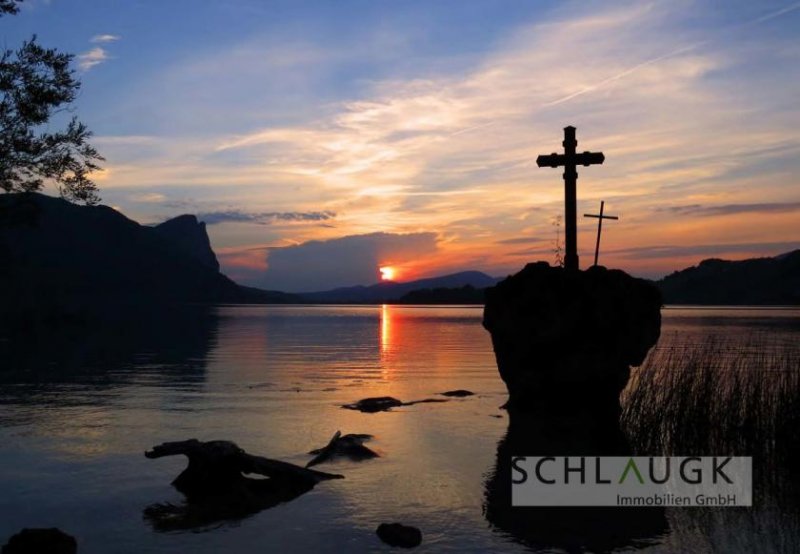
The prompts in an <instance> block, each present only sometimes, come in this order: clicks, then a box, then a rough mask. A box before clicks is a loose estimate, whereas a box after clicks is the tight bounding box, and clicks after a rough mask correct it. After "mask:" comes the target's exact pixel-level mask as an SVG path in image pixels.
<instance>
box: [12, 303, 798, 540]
mask: <svg viewBox="0 0 800 554" xmlns="http://www.w3.org/2000/svg"><path fill="white" fill-rule="evenodd" d="M481 314H482V309H481V308H478V307H400V306H365V307H350V306H348V307H316V306H315V307H293V306H236V307H233V306H223V307H218V308H215V309H212V310H205V309H193V310H191V311H175V312H172V313H171V314H170V315H164V314H161V315H158V316H155V315H146V314H139V315H138V316H137V318H136V320H135V321H130V322H127V323H116V324H108V325H104V326H102V327H101V328H96V327H92V326H85V325H81V324H77V323H76V324H75V325H70V326H67V327H66V328H62V329H60V330H57V331H56V330H54V331H52V332H50V334H48V335H45V336H42V335H40V336H38V337H33V338H31V337H30V336H27V338H26V339H25V340H23V339H22V338H20V337H19V336H16V337H0V356H2V357H0V367H1V368H2V369H1V370H0V541H5V539H6V538H7V537H8V536H10V535H11V534H12V533H14V532H16V531H17V530H19V529H20V528H22V527H26V526H27V527H51V526H55V527H60V528H61V529H63V530H65V531H67V532H69V533H71V534H72V535H74V536H76V537H77V539H78V542H79V552H81V553H92V552H94V553H109V552H126V553H128V552H130V553H134V552H197V553H202V552H233V553H236V552H244V553H247V552H268V551H274V552H290V551H296V552H303V551H309V552H311V551H313V552H345V551H348V552H366V551H378V552H380V551H388V550H389V547H387V546H385V545H383V544H382V543H380V542H379V540H378V539H377V537H376V536H375V534H374V530H375V528H376V527H377V525H378V524H379V523H381V522H384V521H400V522H403V523H406V524H411V525H416V526H418V527H420V528H421V529H422V531H423V533H424V540H423V545H422V546H421V547H420V548H419V549H418V551H419V552H441V551H452V552H484V551H493V552H500V551H503V552H520V551H525V550H527V547H526V546H524V545H523V544H520V542H519V541H518V540H517V537H515V536H513V535H511V534H509V533H508V532H504V531H500V530H496V529H494V528H493V527H492V526H491V525H490V524H489V522H488V521H487V520H486V518H485V517H484V509H485V506H484V503H485V495H486V487H487V479H488V476H489V475H490V474H491V472H492V471H493V468H494V464H495V456H496V454H497V448H498V441H500V440H501V438H502V437H503V436H504V434H505V432H506V426H507V417H506V414H505V412H504V411H502V410H500V409H499V408H498V407H499V406H500V405H502V404H503V402H504V401H505V388H504V385H503V383H502V382H501V381H500V379H499V377H498V375H497V370H496V367H495V363H494V355H493V353H492V349H491V342H490V339H489V336H488V333H486V332H485V331H484V330H483V328H482V327H481V325H480V321H481ZM663 314H664V325H663V332H662V342H661V343H660V344H659V348H660V349H661V350H662V351H663V350H664V349H673V350H674V349H680V348H682V347H683V346H687V345H689V346H691V345H697V344H702V343H703V341H705V340H706V338H707V337H708V336H710V335H714V336H716V337H727V339H730V340H729V341H728V343H727V344H728V346H729V350H728V355H731V356H737V347H736V344H741V345H742V348H749V349H753V348H756V349H758V348H772V349H781V350H782V351H784V352H793V354H791V355H792V356H796V355H797V352H798V348H800V347H798V343H800V341H799V340H798V339H800V310H797V309H711V308H704V309H665V310H664V312H663ZM767 338H768V340H767ZM731 341H732V342H731ZM737 341H738V343H737ZM759 341H761V342H759ZM759 345H761V346H759ZM756 359H759V358H756ZM790 359H791V360H797V359H798V358H797V357H794V358H790ZM758 363H760V362H758ZM793 363H794V361H791V362H790V364H793ZM783 369H784V370H786V369H789V370H792V371H798V368H797V367H790V368H783ZM767 378H768V377H767ZM451 389H469V390H471V391H474V392H475V393H477V394H476V396H473V397H468V398H464V399H453V400H451V401H449V402H446V403H422V404H416V405H413V406H408V407H402V408H397V409H394V410H393V411H391V412H386V413H376V414H364V413H360V412H356V411H350V410H344V409H341V408H340V407H339V406H340V405H341V404H345V403H349V402H353V401H355V400H358V399H360V398H364V397H369V396H382V395H391V396H394V397H397V398H399V399H401V400H404V401H408V400H419V399H424V398H432V397H436V396H437V393H440V392H443V391H447V390H451ZM440 398H441V397H440ZM336 430H341V431H342V432H343V433H370V434H373V435H375V436H376V438H375V440H374V441H373V442H372V443H370V446H372V447H373V448H374V449H375V450H377V451H379V452H380V453H381V455H382V457H381V458H379V459H376V460H370V461H365V462H361V463H356V462H349V461H337V462H335V463H332V464H325V465H322V466H319V469H322V470H325V471H332V472H338V473H342V474H344V475H345V476H346V479H344V480H338V481H329V482H324V483H322V484H320V485H318V486H317V487H316V488H315V489H314V490H312V491H311V492H309V493H307V494H305V495H303V496H301V497H299V498H298V499H296V500H294V501H292V502H290V503H288V504H283V505H280V506H278V507H276V508H273V509H270V510H266V511H263V512H260V513H258V514H256V515H254V516H252V517H249V518H246V519H244V520H241V521H237V522H229V523H224V524H220V525H216V526H214V527H211V528H204V529H199V530H197V531H193V532H171V533H163V532H157V531H154V530H153V529H152V528H151V527H150V526H149V524H148V523H147V522H146V521H144V520H143V518H142V510H143V509H144V508H145V507H146V506H147V505H149V504H152V503H155V502H165V501H171V502H176V503H178V502H180V500H181V497H180V495H179V494H178V493H177V492H175V491H174V490H173V489H172V488H171V486H170V484H169V483H170V481H171V480H172V479H173V478H174V477H175V476H176V475H177V474H178V473H179V472H180V470H181V469H182V468H183V467H184V465H185V459H184V458H182V457H181V458H174V459H173V458H165V459H159V460H148V459H146V458H145V457H144V456H143V452H144V450H145V449H147V448H149V447H151V446H152V445H155V444H158V443H161V442H164V441H170V440H182V439H188V438H198V439H201V440H212V439H228V440H233V441H235V442H237V443H238V444H239V445H240V446H242V447H243V448H245V449H246V450H247V451H249V452H251V453H254V454H260V455H264V456H268V457H273V458H280V459H283V460H286V461H290V462H293V463H297V464H305V462H307V461H308V460H309V459H310V456H308V455H307V454H306V453H307V452H308V451H309V450H311V449H312V448H316V447H320V446H322V445H324V444H325V443H326V442H327V441H328V440H329V438H330V436H331V435H332V434H333V433H334V432H335V431H336ZM764 440H765V441H766V440H770V439H769V438H768V437H765V439H764ZM521 454H537V453H521ZM547 454H553V455H558V454H559V453H557V452H554V453H547ZM723 454H724V453H723ZM758 463H759V460H758V459H757V458H756V460H755V464H756V466H758ZM770 463H772V462H770ZM775 471H776V472H785V471H790V470H788V469H786V468H783V467H779V468H776V469H775ZM781 502H784V500H780V501H774V500H773V501H772V504H770V505H768V506H767V505H765V506H761V507H757V508H754V509H753V510H746V509H736V510H730V509H729V510H728V511H725V510H722V509H717V510H708V509H705V510H702V509H672V510H667V514H666V515H667V521H668V528H667V529H666V530H665V531H664V532H663V534H662V535H658V536H653V537H650V540H649V541H643V542H639V543H637V544H636V545H634V546H636V547H637V548H646V549H648V550H650V551H695V552H711V551H719V552H723V551H725V552H727V551H739V552H752V551H757V550H758V551H775V552H793V551H797V550H800V542H798V541H800V531H799V530H798V524H797V521H798V518H797V513H798V509H797V503H798V502H797V499H791V498H790V499H789V500H785V502H786V504H785V505H783V504H781ZM550 546H551V547H552V548H551V549H548V550H550V551H559V548H558V546H559V545H550Z"/></svg>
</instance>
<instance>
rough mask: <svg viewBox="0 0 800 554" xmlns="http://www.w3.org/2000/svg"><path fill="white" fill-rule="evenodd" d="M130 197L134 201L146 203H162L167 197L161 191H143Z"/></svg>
mask: <svg viewBox="0 0 800 554" xmlns="http://www.w3.org/2000/svg"><path fill="white" fill-rule="evenodd" d="M130 199H131V200H132V201H134V202H142V203H144V204H161V203H163V202H164V200H166V199H167V197H166V196H164V195H163V194H161V193H159V192H143V193H141V194H135V195H132V196H131V197H130Z"/></svg>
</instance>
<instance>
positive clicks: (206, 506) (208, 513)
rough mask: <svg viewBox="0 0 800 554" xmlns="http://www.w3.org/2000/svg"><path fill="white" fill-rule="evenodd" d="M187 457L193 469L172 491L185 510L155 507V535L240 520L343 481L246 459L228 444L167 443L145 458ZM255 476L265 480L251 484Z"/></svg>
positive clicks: (149, 513) (150, 514)
mask: <svg viewBox="0 0 800 554" xmlns="http://www.w3.org/2000/svg"><path fill="white" fill-rule="evenodd" d="M177 455H184V456H186V457H187V458H188V459H189V464H188V466H187V467H186V469H184V470H183V471H182V472H181V474H180V475H178V477H177V478H176V479H175V480H174V481H173V482H172V485H173V486H174V487H175V488H176V489H178V490H179V491H180V492H182V493H183V494H184V495H185V496H186V501H187V502H186V504H185V505H183V506H174V505H172V504H154V505H151V506H149V507H148V508H146V509H145V514H144V515H145V518H147V519H148V520H150V521H151V523H152V524H153V525H154V527H155V528H156V529H159V530H170V529H186V528H192V527H196V526H200V525H207V524H209V523H213V522H215V521H219V520H224V519H239V518H242V517H245V516H248V515H251V514H253V513H256V512H258V511H260V510H263V509H266V508H270V507H272V506H275V505H276V504H279V503H281V502H288V501H289V500H292V499H294V498H296V497H298V496H300V495H301V494H304V493H306V492H308V491H310V490H311V489H312V488H314V486H315V485H316V484H317V483H319V482H320V481H325V480H328V479H341V478H343V476H342V475H336V474H332V473H324V472H321V471H315V470H312V469H306V468H303V467H300V466H296V465H294V464H290V463H287V462H281V461H279V460H271V459H269V458H264V457H261V456H254V455H252V454H248V453H247V452H245V451H244V450H242V449H241V448H239V446H237V445H236V444H235V443H233V442H230V441H209V442H201V441H198V440H197V439H190V440H186V441H179V442H166V443H163V444H160V445H158V446H154V447H153V448H152V450H149V451H147V452H145V456H146V457H148V458H151V459H154V458H162V457H164V456H177ZM250 474H256V475H262V476H264V477H267V479H253V478H250V477H246V476H245V475H250Z"/></svg>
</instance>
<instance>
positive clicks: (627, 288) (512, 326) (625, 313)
mask: <svg viewBox="0 0 800 554" xmlns="http://www.w3.org/2000/svg"><path fill="white" fill-rule="evenodd" d="M660 309H661V295H660V293H659V291H658V289H656V288H655V287H654V286H653V285H652V284H650V283H648V282H647V281H644V280H642V279H636V278H633V277H631V276H629V275H628V274H626V273H624V272H623V271H619V270H608V269H606V268H604V267H592V268H590V269H588V270H586V271H567V270H565V269H563V268H560V267H550V266H549V265H548V264H547V263H544V262H539V263H535V264H528V265H527V266H526V267H525V268H524V269H523V270H522V271H520V272H519V273H517V274H515V275H512V276H510V277H508V278H507V279H505V280H503V281H502V282H500V283H499V284H498V285H496V286H495V287H493V288H491V289H488V290H487V294H486V306H485V309H484V317H483V325H484V327H485V328H486V329H487V330H488V331H489V332H490V333H491V336H492V345H493V346H494V351H495V356H496V359H497V366H498V369H499V370H500V376H501V377H502V379H503V381H505V383H506V386H507V388H508V393H509V400H508V403H507V407H508V409H509V411H512V410H515V411H524V412H533V413H541V414H545V415H558V416H559V417H571V416H575V417H579V418H580V417H585V416H586V415H587V414H588V415H591V416H592V417H602V418H605V419H606V420H607V421H616V420H617V419H618V418H619V414H620V404H619V394H620V392H621V391H622V389H623V388H624V387H625V385H626V383H627V382H628V377H629V375H630V367H631V366H636V365H640V364H641V363H642V362H643V361H644V358H645V356H646V355H647V352H648V351H649V350H650V348H651V347H652V346H653V345H654V344H655V343H656V341H657V340H658V338H659V335H660V332H661V312H660Z"/></svg>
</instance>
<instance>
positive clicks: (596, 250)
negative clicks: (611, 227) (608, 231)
mask: <svg viewBox="0 0 800 554" xmlns="http://www.w3.org/2000/svg"><path fill="white" fill-rule="evenodd" d="M605 204H606V203H605V201H604V200H601V201H600V215H597V214H583V217H596V218H597V244H596V245H595V247H594V265H597V255H598V253H599V252H600V233H602V232H603V220H604V219H619V218H618V217H617V216H615V215H603V207H604V206H605Z"/></svg>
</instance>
